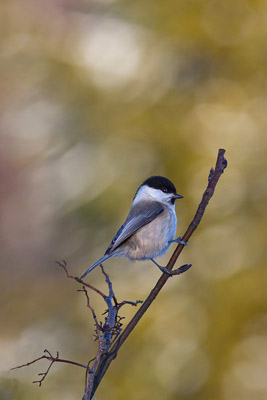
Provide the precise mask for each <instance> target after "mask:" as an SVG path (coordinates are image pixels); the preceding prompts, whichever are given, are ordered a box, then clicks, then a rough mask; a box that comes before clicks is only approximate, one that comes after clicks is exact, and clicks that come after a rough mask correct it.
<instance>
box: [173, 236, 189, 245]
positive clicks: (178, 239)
mask: <svg viewBox="0 0 267 400" xmlns="http://www.w3.org/2000/svg"><path fill="white" fill-rule="evenodd" d="M181 239H182V238H181V236H178V238H177V239H174V240H169V243H178V244H183V245H184V246H186V245H188V243H187V242H184V241H183V240H181Z"/></svg>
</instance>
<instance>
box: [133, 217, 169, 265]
mask: <svg viewBox="0 0 267 400" xmlns="http://www.w3.org/2000/svg"><path fill="white" fill-rule="evenodd" d="M175 232H176V216H175V215H173V213H168V215H167V217H166V215H165V216H163V217H158V218H156V219H155V220H154V221H152V222H150V223H149V224H148V225H145V226H143V227H142V228H140V229H139V230H138V231H137V232H136V233H135V234H134V235H132V236H131V237H130V238H129V240H127V247H128V251H127V253H128V254H127V257H128V258H129V259H130V260H146V259H150V258H156V257H159V256H161V255H163V254H164V253H165V252H166V251H167V250H168V248H169V246H170V241H171V240H173V239H174V236H175Z"/></svg>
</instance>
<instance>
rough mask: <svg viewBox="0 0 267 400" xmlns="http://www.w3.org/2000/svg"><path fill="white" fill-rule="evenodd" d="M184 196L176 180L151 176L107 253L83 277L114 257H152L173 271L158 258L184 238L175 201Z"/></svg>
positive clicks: (135, 258)
mask: <svg viewBox="0 0 267 400" xmlns="http://www.w3.org/2000/svg"><path fill="white" fill-rule="evenodd" d="M181 198H183V196H182V195H181V194H178V193H177V192H176V188H175V186H174V184H173V183H172V182H171V181H170V180H169V179H168V178H165V177H163V176H151V177H149V178H147V179H146V180H145V181H144V182H143V183H142V184H141V185H140V186H139V187H138V189H137V191H136V193H135V196H134V199H133V202H132V205H131V208H130V211H129V214H128V216H127V218H126V220H125V222H124V223H123V225H122V226H121V227H120V229H119V230H118V232H117V233H116V235H115V236H114V238H113V239H112V241H111V243H110V245H109V246H108V248H107V250H106V252H105V254H104V256H103V257H101V258H100V259H99V260H98V261H96V262H95V263H94V264H93V265H91V266H90V268H88V269H87V270H86V271H85V272H84V273H83V275H82V276H81V278H80V279H83V278H84V277H85V276H86V275H87V274H89V272H91V271H92V270H93V269H94V268H96V267H97V266H98V265H100V264H102V263H103V262H105V261H107V260H108V259H109V258H111V257H125V258H128V259H129V260H130V261H144V260H151V261H152V262H153V263H154V264H155V265H156V266H157V267H158V268H159V269H160V270H161V271H162V272H164V273H167V274H169V275H171V271H169V270H168V269H167V268H166V267H163V266H161V265H159V264H158V263H157V262H156V261H155V258H157V257H160V256H162V255H163V254H165V253H166V252H167V250H168V249H169V247H170V245H171V243H174V242H176V243H181V244H183V245H187V243H186V242H183V241H182V240H181V238H180V237H178V238H177V239H174V238H175V232H176V225H177V217H176V213H175V202H176V200H177V199H181Z"/></svg>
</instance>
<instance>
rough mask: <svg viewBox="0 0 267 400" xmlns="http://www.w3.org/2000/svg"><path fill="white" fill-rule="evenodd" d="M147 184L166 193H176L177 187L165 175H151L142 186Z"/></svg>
mask: <svg viewBox="0 0 267 400" xmlns="http://www.w3.org/2000/svg"><path fill="white" fill-rule="evenodd" d="M144 185H147V186H149V187H151V188H153V189H159V190H161V191H162V192H164V193H173V194H176V188H175V186H174V184H173V183H172V182H171V181H170V180H169V179H167V178H164V177H163V176H151V177H150V178H147V179H146V180H145V181H144V182H143V183H142V185H141V186H144Z"/></svg>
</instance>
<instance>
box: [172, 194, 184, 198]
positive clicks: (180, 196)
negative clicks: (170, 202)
mask: <svg viewBox="0 0 267 400" xmlns="http://www.w3.org/2000/svg"><path fill="white" fill-rule="evenodd" d="M173 197H174V198H175V199H183V198H184V196H182V195H181V194H178V193H176V194H175V195H174V196H173Z"/></svg>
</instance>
